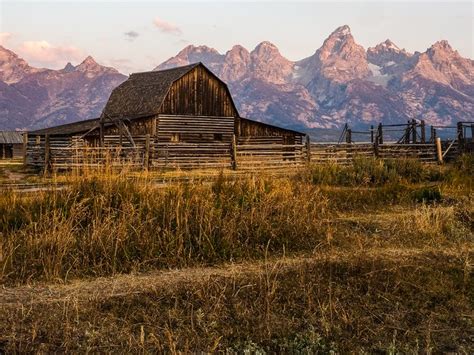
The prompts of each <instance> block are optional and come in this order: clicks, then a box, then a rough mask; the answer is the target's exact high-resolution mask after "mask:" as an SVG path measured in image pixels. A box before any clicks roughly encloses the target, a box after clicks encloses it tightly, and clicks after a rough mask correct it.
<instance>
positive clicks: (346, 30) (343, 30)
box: [329, 25, 352, 37]
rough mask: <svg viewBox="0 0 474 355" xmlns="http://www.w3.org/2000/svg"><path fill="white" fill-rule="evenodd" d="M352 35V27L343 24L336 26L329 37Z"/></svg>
mask: <svg viewBox="0 0 474 355" xmlns="http://www.w3.org/2000/svg"><path fill="white" fill-rule="evenodd" d="M351 35H352V33H351V28H350V27H349V26H348V25H343V26H339V27H338V28H336V29H335V30H334V31H333V32H332V33H331V34H330V35H329V37H345V36H351Z"/></svg>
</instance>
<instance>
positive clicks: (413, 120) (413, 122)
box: [411, 119, 416, 143]
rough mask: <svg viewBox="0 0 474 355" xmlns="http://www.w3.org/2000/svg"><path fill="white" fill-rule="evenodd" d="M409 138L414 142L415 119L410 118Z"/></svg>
mask: <svg viewBox="0 0 474 355" xmlns="http://www.w3.org/2000/svg"><path fill="white" fill-rule="evenodd" d="M411 140H412V143H416V120H415V119H412V120H411Z"/></svg>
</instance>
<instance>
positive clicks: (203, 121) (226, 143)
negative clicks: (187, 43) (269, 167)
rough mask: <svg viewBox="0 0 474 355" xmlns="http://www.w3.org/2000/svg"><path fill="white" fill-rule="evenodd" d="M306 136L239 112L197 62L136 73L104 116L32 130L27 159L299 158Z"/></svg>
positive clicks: (187, 164) (213, 163)
mask: <svg viewBox="0 0 474 355" xmlns="http://www.w3.org/2000/svg"><path fill="white" fill-rule="evenodd" d="M303 136H304V134H303V133H300V132H296V131H293V130H288V129H283V128H280V127H276V126H272V125H268V124H265V123H261V122H257V121H253V120H250V119H247V118H243V117H240V115H239V113H238V111H237V109H236V107H235V104H234V101H233V99H232V96H231V95H230V92H229V89H228V87H227V85H226V84H225V83H224V82H223V81H222V80H220V79H219V78H218V77H217V76H216V75H214V74H213V73H212V72H211V71H210V70H209V69H207V68H206V67H205V66H204V65H203V64H202V63H196V64H192V65H187V66H183V67H178V68H174V69H167V70H162V71H152V72H144V73H135V74H132V75H130V77H129V79H128V80H126V81H125V82H124V83H122V84H121V85H119V86H118V87H117V88H115V89H114V90H113V92H112V94H111V95H110V98H109V100H108V102H107V104H106V106H105V108H104V110H103V112H102V115H101V117H99V118H97V119H91V120H86V121H81V122H76V123H71V124H66V125H61V126H57V127H52V128H48V129H42V130H38V131H33V132H30V133H29V134H28V144H27V164H30V165H36V166H41V167H44V166H52V167H68V166H72V165H74V164H84V163H85V161H86V160H87V159H86V157H89V158H90V157H91V156H93V159H92V160H94V161H97V159H100V157H102V158H103V157H104V156H105V155H106V154H104V152H105V151H106V152H108V153H109V158H111V159H112V160H113V161H117V160H120V161H121V162H123V161H127V160H128V161H129V162H132V163H134V164H139V165H143V166H145V167H147V168H154V167H155V168H162V167H182V168H194V167H230V166H234V168H235V167H236V165H237V164H238V162H237V161H238V160H239V158H241V159H240V160H241V162H242V163H244V162H246V161H250V160H252V161H254V162H257V163H258V162H261V163H263V162H265V161H267V162H268V161H275V162H277V161H279V160H281V161H286V162H290V161H295V160H296V159H299V153H300V150H301V149H300V148H301V147H302V143H303ZM239 147H242V149H239ZM265 147H266V148H265ZM267 148H268V149H267ZM98 152H100V154H98ZM111 155H112V157H111ZM239 155H240V156H239ZM268 157H271V159H268ZM103 159H105V158H103ZM243 165H245V164H243Z"/></svg>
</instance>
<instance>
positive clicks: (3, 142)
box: [0, 131, 24, 159]
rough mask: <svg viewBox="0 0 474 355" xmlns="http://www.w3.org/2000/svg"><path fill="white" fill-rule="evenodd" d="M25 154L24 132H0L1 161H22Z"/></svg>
mask: <svg viewBox="0 0 474 355" xmlns="http://www.w3.org/2000/svg"><path fill="white" fill-rule="evenodd" d="M23 154H24V152H23V135H22V132H17V131H0V159H20V158H22V157H23Z"/></svg>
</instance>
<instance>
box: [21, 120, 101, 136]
mask: <svg viewBox="0 0 474 355" xmlns="http://www.w3.org/2000/svg"><path fill="white" fill-rule="evenodd" d="M93 128H99V119H98V118H93V119H89V120H84V121H79V122H73V123H67V124H63V125H60V126H55V127H50V128H43V129H39V130H36V131H32V132H29V133H30V134H38V135H43V134H51V135H53V134H57V135H61V134H64V135H70V134H76V133H83V132H87V131H90V130H91V129H93Z"/></svg>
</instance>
